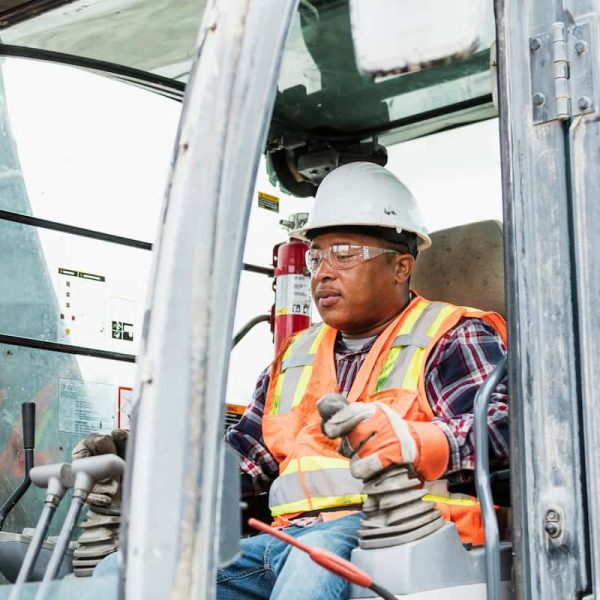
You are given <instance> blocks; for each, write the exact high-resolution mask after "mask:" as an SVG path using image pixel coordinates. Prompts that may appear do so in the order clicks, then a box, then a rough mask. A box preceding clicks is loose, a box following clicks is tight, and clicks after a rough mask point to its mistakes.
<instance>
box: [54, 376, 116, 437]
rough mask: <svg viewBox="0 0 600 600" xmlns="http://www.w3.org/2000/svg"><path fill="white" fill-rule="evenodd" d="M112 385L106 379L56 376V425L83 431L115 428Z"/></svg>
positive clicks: (69, 431)
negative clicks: (90, 379) (82, 379)
mask: <svg viewBox="0 0 600 600" xmlns="http://www.w3.org/2000/svg"><path fill="white" fill-rule="evenodd" d="M114 398H115V386H114V385H111V384H109V383H98V382H95V381H81V380H79V379H63V378H59V379H58V429H59V430H60V431H63V432H65V433H76V434H77V435H87V434H88V433H110V432H111V431H112V430H113V429H115V426H116V421H117V419H116V418H115V417H116V415H115V412H116V411H115V400H114Z"/></svg>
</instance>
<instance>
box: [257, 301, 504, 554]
mask: <svg viewBox="0 0 600 600" xmlns="http://www.w3.org/2000/svg"><path fill="white" fill-rule="evenodd" d="M464 317H469V318H478V319H481V320H483V321H485V322H486V323H488V324H490V325H491V326H492V327H493V328H494V329H496V331H498V333H499V334H500V336H501V337H502V340H503V342H504V344H506V324H505V322H504V320H503V319H502V317H501V316H500V315H498V314H497V313H487V312H482V311H479V310H476V309H474V308H468V307H461V306H454V305H451V304H446V303H443V302H430V301H429V300H425V299H424V298H422V297H420V296H418V295H416V294H414V293H413V300H412V301H411V302H410V304H409V305H408V307H407V308H406V309H405V310H404V311H403V312H402V313H401V314H399V315H398V317H397V318H396V319H394V321H393V322H392V323H391V324H390V325H389V326H388V327H387V329H386V330H385V331H384V332H383V333H382V334H381V335H379V337H378V338H377V339H376V340H375V343H374V344H373V346H372V348H371V350H370V351H369V353H368V354H367V356H366V357H365V360H364V362H363V364H362V366H361V368H360V370H359V372H358V374H357V376H356V379H355V381H354V383H353V385H352V388H351V390H350V392H349V394H348V397H347V400H348V402H384V403H386V404H388V405H389V406H391V407H392V408H393V409H394V410H395V411H396V412H397V413H398V414H400V416H402V417H403V418H405V419H407V420H410V421H431V420H432V419H433V417H434V414H433V412H432V410H431V407H430V405H429V402H428V400H427V395H426V391H425V385H424V380H425V366H426V364H427V359H428V357H429V355H430V353H431V351H432V350H433V348H434V347H435V345H436V343H437V341H438V340H439V339H440V338H441V337H442V336H443V335H444V334H445V333H446V332H448V331H449V330H450V329H452V328H453V327H454V326H455V325H456V324H457V323H458V322H459V321H460V319H462V318H464ZM336 335H337V330H335V329H333V328H332V327H329V326H328V325H325V324H319V325H315V326H313V327H311V328H309V329H306V330H304V331H301V332H300V333H297V334H295V335H293V336H290V337H289V338H287V339H286V340H285V341H284V343H283V344H282V347H281V349H280V351H279V353H278V354H277V357H276V358H275V361H274V362H273V365H272V367H271V378H270V382H269V388H268V390H267V398H266V403H265V411H264V415H263V421H262V428H263V437H264V440H265V443H266V445H267V447H268V449H269V451H270V452H271V454H272V455H273V456H274V457H275V459H276V460H277V462H278V464H279V477H277V479H275V481H274V482H273V484H272V486H271V489H270V492H269V506H270V509H271V513H272V515H273V516H274V517H275V518H276V523H278V524H285V523H286V522H288V520H289V519H291V518H294V517H295V516H298V515H299V514H302V513H305V512H311V511H318V510H322V509H330V508H339V507H344V506H348V507H352V506H355V505H360V504H362V502H363V501H364V496H363V495H362V494H361V489H362V481H360V480H358V479H356V478H354V477H353V476H352V474H351V473H350V468H349V460H348V459H346V458H344V457H343V456H341V455H340V454H338V452H337V450H336V448H337V446H338V441H335V440H330V439H328V438H327V437H326V436H325V435H323V433H322V432H321V417H320V415H319V412H318V410H317V401H318V400H319V399H320V398H321V397H322V396H324V395H325V394H327V393H329V392H332V391H336V392H337V391H339V388H338V385H337V376H336V367H335V361H334V343H335V338H336ZM434 500H436V501H437V500H442V499H438V498H435V499H434ZM473 505H475V508H476V510H475V511H474V510H473ZM439 508H440V509H441V511H442V514H443V516H444V518H446V519H447V520H451V521H453V522H455V524H456V525H457V527H458V528H459V533H460V534H461V537H462V539H463V542H465V543H481V541H482V540H483V527H482V525H481V515H480V511H479V507H478V505H477V504H476V501H471V502H470V503H469V501H465V500H464V499H461V500H460V501H457V502H456V505H455V506H454V507H453V502H452V501H451V500H450V501H445V500H444V501H443V503H441V504H440V505H439ZM340 514H342V513H338V512H335V513H332V514H331V516H334V515H335V516H337V515H340ZM461 523H462V525H461Z"/></svg>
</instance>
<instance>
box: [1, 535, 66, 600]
mask: <svg viewBox="0 0 600 600" xmlns="http://www.w3.org/2000/svg"><path fill="white" fill-rule="evenodd" d="M30 542H31V536H30V535H22V534H20V533H7V532H5V531H0V573H2V575H4V577H6V579H8V581H15V580H16V579H17V574H18V573H19V569H20V568H21V564H22V563H23V559H24V558H25V553H26V552H27V549H28V548H29V543H30ZM53 548H54V544H53V543H51V542H47V541H46V542H44V543H43V544H42V548H41V550H40V554H39V556H38V559H37V561H36V564H35V567H34V569H33V571H32V573H31V576H30V580H31V581H41V579H42V577H43V576H44V571H45V570H46V566H47V564H48V561H49V560H50V555H51V553H52V549H53ZM72 559H73V548H69V549H68V550H67V553H66V555H65V557H64V559H63V562H62V565H61V568H60V571H59V577H64V576H65V575H67V574H68V573H71V571H72V570H73V568H72V566H71V561H72ZM0 589H2V588H1V587H0ZM0 597H1V596H0Z"/></svg>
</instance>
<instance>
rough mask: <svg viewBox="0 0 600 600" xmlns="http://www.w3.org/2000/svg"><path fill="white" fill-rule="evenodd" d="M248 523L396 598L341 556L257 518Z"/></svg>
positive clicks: (337, 571)
mask: <svg viewBox="0 0 600 600" xmlns="http://www.w3.org/2000/svg"><path fill="white" fill-rule="evenodd" d="M248 525H250V527H254V529H258V530H259V531H262V532H263V533H268V534H269V535H272V536H273V537H276V538H278V539H280V540H282V541H284V542H286V543H288V544H290V545H291V546H295V547H296V548H298V549H299V550H302V551H303V552H306V553H307V554H308V555H309V556H310V558H311V559H312V560H313V561H314V562H316V563H317V564H318V565H321V566H322V567H325V568H326V569H328V570H329V571H331V572H332V573H335V574H336V575H339V576H340V577H342V578H343V579H345V580H346V581H349V582H350V583H354V584H356V585H360V586H361V587H364V588H368V589H370V590H372V591H373V592H375V593H376V594H377V595H378V596H380V597H381V598H383V599H384V600H396V596H394V594H392V593H391V592H389V591H388V590H386V589H385V588H382V587H381V586H380V585H377V584H376V583H373V580H372V579H371V577H370V576H369V575H368V574H367V573H365V572H364V571H362V570H361V569H359V568H358V567H357V566H356V565H353V564H352V563H351V562H350V561H349V560H346V559H344V558H342V557H341V556H337V555H336V554H333V553H332V552H329V551H328V550H324V549H323V548H313V547H312V546H308V545H306V544H304V543H302V542H301V541H300V540H297V539H296V538H293V537H292V536H290V535H288V534H287V533H283V531H281V530H280V529H275V528H274V527H271V526H270V525H267V524H266V523H263V522H262V521H258V520H257V519H248Z"/></svg>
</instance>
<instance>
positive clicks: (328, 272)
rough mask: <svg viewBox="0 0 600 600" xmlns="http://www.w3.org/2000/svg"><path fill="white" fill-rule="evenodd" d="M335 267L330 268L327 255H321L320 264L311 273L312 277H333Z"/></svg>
mask: <svg viewBox="0 0 600 600" xmlns="http://www.w3.org/2000/svg"><path fill="white" fill-rule="evenodd" d="M334 274H335V269H333V268H332V266H331V263H330V262H329V257H327V256H325V257H323V260H322V261H321V264H320V265H319V266H318V267H317V270H316V271H315V272H314V273H313V279H317V280H318V281H321V280H323V279H328V278H333V277H334Z"/></svg>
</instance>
